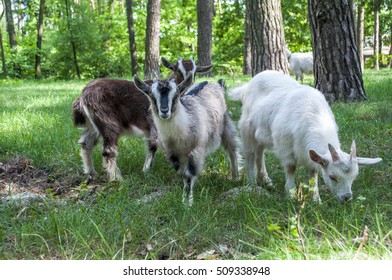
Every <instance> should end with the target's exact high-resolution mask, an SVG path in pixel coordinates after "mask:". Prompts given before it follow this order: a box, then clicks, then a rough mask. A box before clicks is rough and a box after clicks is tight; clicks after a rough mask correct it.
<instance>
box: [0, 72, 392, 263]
mask: <svg viewBox="0 0 392 280" xmlns="http://www.w3.org/2000/svg"><path fill="white" fill-rule="evenodd" d="M225 78H226V81H227V83H228V86H229V87H232V86H233V85H234V84H238V83H241V82H243V81H246V80H247V78H245V79H244V78H240V77H238V78H233V77H225ZM364 79H365V88H366V93H367V96H368V101H366V102H362V103H354V104H336V105H333V111H334V113H335V116H336V120H337V123H338V125H339V128H340V140H341V142H342V147H343V149H344V150H346V151H347V150H349V147H350V144H351V140H352V139H355V140H356V142H357V154H358V156H366V157H382V158H383V162H382V163H381V164H378V165H375V166H371V167H366V168H364V169H361V171H360V175H359V176H358V178H357V180H356V181H355V182H354V185H353V193H354V198H353V200H352V201H350V202H349V203H347V204H344V205H340V204H339V203H338V202H337V200H336V199H335V198H334V197H333V196H332V195H331V194H330V193H329V192H328V191H327V190H325V188H322V190H321V192H320V195H321V199H322V200H323V203H322V204H321V205H316V204H314V203H312V202H307V201H306V203H305V204H304V205H302V206H304V208H303V209H302V210H301V208H300V207H299V206H300V205H299V203H298V202H296V201H291V200H289V199H287V198H286V197H285V195H284V174H283V171H282V168H281V167H280V165H279V163H278V161H277V160H276V158H275V157H274V156H273V155H272V154H268V155H267V165H268V169H269V173H270V177H271V178H272V179H273V180H274V182H275V184H276V185H277V187H276V189H269V192H270V193H271V197H265V196H263V195H258V194H254V193H246V192H244V193H242V194H240V195H239V196H236V197H230V196H228V195H225V192H227V191H229V190H230V189H233V188H235V187H239V186H242V185H244V183H245V182H244V180H240V181H236V182H234V181H231V180H230V179H229V173H230V171H229V166H228V161H227V159H226V157H225V155H224V153H223V152H222V151H218V153H216V154H214V155H213V156H210V157H209V158H208V160H207V162H206V166H205V169H204V172H203V174H202V176H201V177H200V179H199V181H198V185H197V189H196V191H195V204H194V207H193V208H192V209H186V208H184V207H183V206H182V204H181V196H182V181H181V180H180V179H179V178H178V177H177V176H176V174H175V172H174V170H172V169H171V167H170V166H169V164H167V163H166V161H165V160H164V157H163V154H162V151H159V152H158V153H157V157H156V160H155V163H154V165H153V167H152V170H151V171H150V172H149V173H148V174H143V173H142V172H141V169H142V166H143V162H144V156H145V148H144V142H143V140H142V139H139V138H126V137H123V138H122V139H121V143H120V147H119V158H118V164H119V167H120V169H121V171H122V174H123V176H124V179H125V180H124V181H123V182H114V183H105V180H104V178H105V176H104V175H105V174H104V172H103V170H102V167H101V157H100V153H99V149H96V151H95V153H94V158H95V163H96V167H97V170H98V171H99V172H100V174H101V175H102V180H101V181H100V182H98V183H96V184H94V185H90V186H87V185H85V184H84V183H82V181H83V179H84V175H83V174H82V166H81V159H80V156H79V147H78V145H77V144H76V142H77V140H78V138H79V133H80V131H79V130H78V129H76V128H74V127H73V125H72V122H71V114H70V112H71V103H72V101H73V100H74V99H75V98H76V97H77V96H78V95H79V94H80V92H81V89H82V88H83V86H84V85H85V84H86V83H87V82H86V81H84V82H80V81H67V82H59V81H57V82H53V81H52V82H50V81H42V82H32V81H9V82H4V81H3V82H1V87H0V162H1V163H2V164H1V165H0V168H2V169H0V179H1V181H0V187H1V194H2V196H3V197H4V196H5V195H6V194H11V193H12V192H17V191H33V192H38V193H44V194H45V195H46V196H47V197H48V198H49V199H46V200H44V201H36V202H34V203H31V204H27V205H20V204H16V203H5V202H4V201H2V202H0V259H196V258H207V259H208V258H212V259H214V258H220V259H253V258H254V259H392V203H391V202H392V188H391V187H392V178H391V174H392V172H391V171H392V110H391V106H392V72H391V70H383V71H380V72H375V71H369V72H366V73H365V77H364ZM306 82H307V83H311V80H310V79H309V78H308V79H307V80H306ZM229 108H230V111H231V114H232V116H233V119H234V120H238V118H239V115H240V104H237V103H234V102H229ZM11 171H13V172H11ZM7 172H8V173H7ZM307 180H308V178H307V176H306V174H305V173H304V172H302V173H300V174H299V176H298V181H299V182H303V183H307ZM321 182H322V180H321ZM10 189H11V191H10ZM150 194H152V195H156V197H155V199H153V200H151V201H148V202H141V201H140V199H141V198H148V195H150Z"/></svg>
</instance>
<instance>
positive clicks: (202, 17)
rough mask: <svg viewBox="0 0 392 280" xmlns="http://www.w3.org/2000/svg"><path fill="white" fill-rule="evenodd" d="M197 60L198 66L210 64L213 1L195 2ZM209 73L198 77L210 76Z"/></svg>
mask: <svg viewBox="0 0 392 280" xmlns="http://www.w3.org/2000/svg"><path fill="white" fill-rule="evenodd" d="M196 6H197V7H196V8H197V58H198V65H200V66H205V65H210V64H212V17H213V10H214V1H213V0H197V2H196ZM211 75H212V74H211V72H208V73H206V74H201V75H200V76H211Z"/></svg>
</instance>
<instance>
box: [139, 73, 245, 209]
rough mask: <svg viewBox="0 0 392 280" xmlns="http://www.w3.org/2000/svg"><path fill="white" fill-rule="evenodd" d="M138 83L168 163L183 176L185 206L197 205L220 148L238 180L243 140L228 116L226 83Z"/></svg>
mask: <svg viewBox="0 0 392 280" xmlns="http://www.w3.org/2000/svg"><path fill="white" fill-rule="evenodd" d="M134 81H135V85H136V87H137V88H138V89H139V90H140V91H141V92H143V93H144V94H145V95H146V96H147V97H148V99H149V100H150V103H151V111H152V117H153V120H154V123H155V125H156V128H157V130H158V134H159V137H160V142H161V145H162V147H163V149H164V151H165V155H166V158H167V160H168V161H170V162H171V163H172V165H173V167H174V169H175V170H176V171H177V173H178V174H179V175H181V176H182V179H183V182H184V190H183V197H182V201H183V203H184V204H185V205H186V204H188V205H189V206H192V204H193V190H194V188H195V185H196V180H197V176H198V174H199V173H200V171H201V170H202V168H203V165H204V160H205V157H206V155H208V154H210V153H212V152H214V151H215V150H217V149H218V147H219V146H220V145H222V146H223V148H224V149H225V150H226V152H227V153H228V155H229V158H230V164H231V175H232V177H233V178H237V177H238V158H237V155H238V150H239V149H238V147H239V138H238V136H237V131H236V128H235V126H234V124H233V122H232V121H231V119H230V117H229V115H228V113H227V108H226V103H225V99H224V86H223V84H222V83H209V82H203V83H199V84H195V85H194V86H192V87H191V88H189V87H190V85H191V84H192V76H191V75H188V77H187V78H186V79H185V80H184V81H183V82H182V83H181V84H179V85H178V86H177V85H176V83H175V82H174V80H170V79H169V80H164V81H154V82H153V84H152V85H151V86H150V85H148V84H147V83H145V82H143V81H142V80H140V79H139V77H138V76H137V75H135V80H134Z"/></svg>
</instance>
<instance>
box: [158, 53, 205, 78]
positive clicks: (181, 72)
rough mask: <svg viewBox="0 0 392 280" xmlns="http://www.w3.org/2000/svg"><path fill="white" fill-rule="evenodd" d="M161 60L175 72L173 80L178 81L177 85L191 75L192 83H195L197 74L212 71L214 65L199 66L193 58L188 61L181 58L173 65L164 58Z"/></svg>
mask: <svg viewBox="0 0 392 280" xmlns="http://www.w3.org/2000/svg"><path fill="white" fill-rule="evenodd" d="M161 60H162V65H163V66H165V67H166V68H168V69H170V70H172V71H173V78H175V79H176V83H177V84H179V83H181V82H182V81H183V80H185V78H186V77H187V76H188V74H189V73H192V82H194V80H195V74H196V73H206V72H208V71H210V70H211V69H212V64H211V65H208V66H197V65H196V63H195V61H194V60H193V58H192V57H191V58H190V59H188V60H183V59H182V58H181V57H179V58H178V61H177V62H176V63H171V62H170V61H168V60H167V59H166V58H164V57H162V58H161Z"/></svg>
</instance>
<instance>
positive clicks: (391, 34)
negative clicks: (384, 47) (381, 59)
mask: <svg viewBox="0 0 392 280" xmlns="http://www.w3.org/2000/svg"><path fill="white" fill-rule="evenodd" d="M390 40H391V41H390V43H389V46H390V47H389V55H390V56H391V58H390V59H389V63H388V66H387V67H389V68H392V23H391V25H390Z"/></svg>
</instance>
